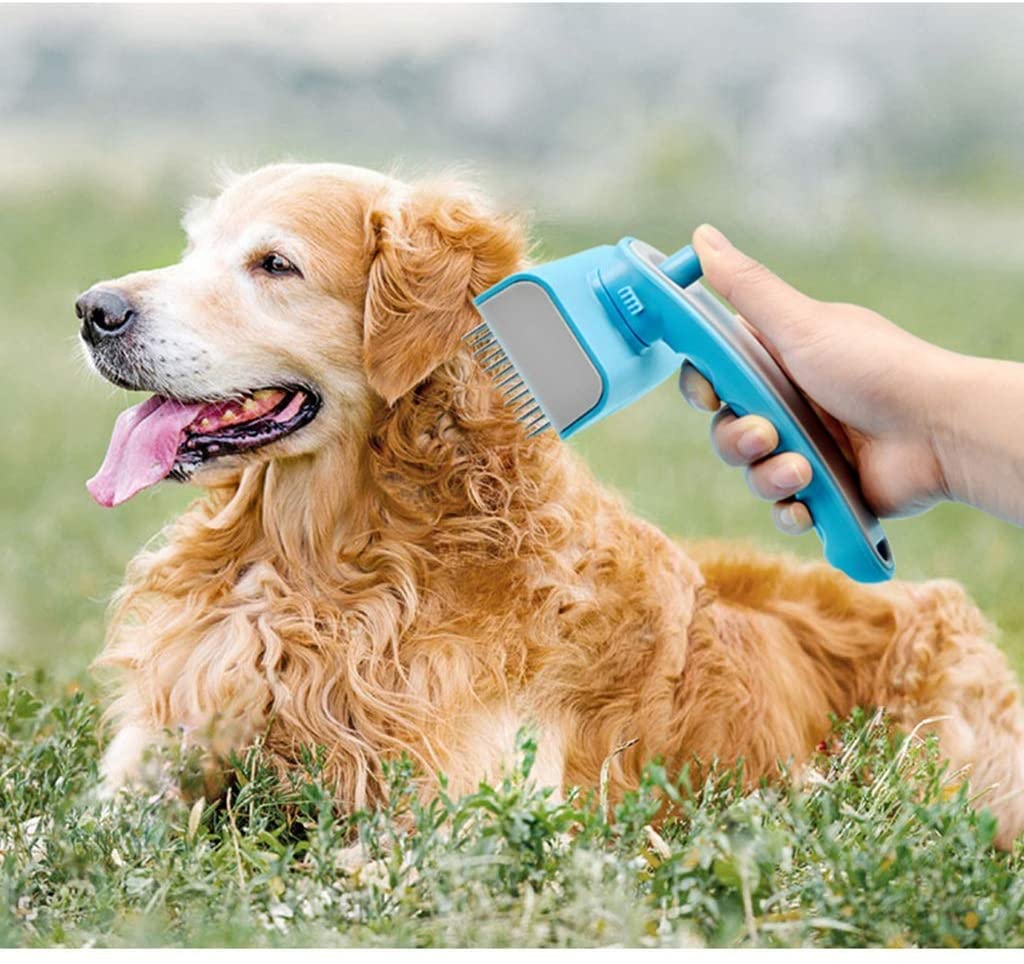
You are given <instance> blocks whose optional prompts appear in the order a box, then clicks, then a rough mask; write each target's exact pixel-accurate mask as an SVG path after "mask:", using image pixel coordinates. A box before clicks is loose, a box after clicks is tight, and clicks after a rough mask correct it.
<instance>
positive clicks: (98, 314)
mask: <svg viewBox="0 0 1024 964" xmlns="http://www.w3.org/2000/svg"><path fill="white" fill-rule="evenodd" d="M75 314H76V315H78V317H79V318H81V319H82V337H83V338H84V339H85V340H86V341H87V342H89V344H90V345H95V344H97V343H98V342H99V341H100V340H101V339H103V338H111V337H113V336H115V335H121V334H123V333H124V332H125V331H127V330H128V329H129V328H130V327H131V325H132V322H134V321H135V318H136V314H137V313H136V311H135V308H134V307H133V306H132V303H131V302H130V301H129V300H128V299H127V298H126V297H125V296H124V295H123V294H121V292H120V291H118V290H117V289H116V288H100V287H97V288H90V289H89V290H88V291H87V292H86V293H85V294H84V295H82V296H81V297H80V298H79V299H78V301H76V302H75Z"/></svg>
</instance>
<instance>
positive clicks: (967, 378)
mask: <svg viewBox="0 0 1024 964" xmlns="http://www.w3.org/2000/svg"><path fill="white" fill-rule="evenodd" d="M944 355H945V358H944V360H943V364H942V365H941V366H939V368H938V370H937V376H938V379H939V380H940V384H939V386H938V394H937V395H936V396H935V397H934V400H933V401H932V403H931V404H930V406H929V411H930V413H931V421H930V437H931V440H932V442H931V444H932V450H933V452H934V454H935V458H936V463H937V465H938V470H939V476H940V480H941V491H942V494H943V495H944V497H945V498H947V499H950V500H953V501H956V502H964V503H967V504H968V505H973V506H975V507H976V508H979V509H983V510H985V511H987V512H991V513H993V514H995V515H998V516H1001V517H1002V518H1005V519H1009V520H1011V521H1014V522H1017V523H1021V522H1024V496H1022V493H1024V477H1022V476H1024V446H1022V443H1021V441H1020V440H1021V439H1022V438H1024V434H1022V433H1021V432H1020V430H1019V422H1020V419H1021V418H1022V417H1024V365H1021V364H1018V363H1015V362H1007V361H999V360H996V359H991V358H977V357H973V356H969V355H958V354H956V353H954V352H944Z"/></svg>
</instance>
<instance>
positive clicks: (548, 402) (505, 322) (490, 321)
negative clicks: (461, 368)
mask: <svg viewBox="0 0 1024 964" xmlns="http://www.w3.org/2000/svg"><path fill="white" fill-rule="evenodd" d="M480 312H481V314H482V315H483V316H484V318H485V319H486V322H485V323H484V324H482V325H480V326H479V327H478V328H476V329H474V330H473V331H472V332H471V333H470V335H469V339H468V340H469V343H470V347H471V348H472V350H473V352H474V353H475V354H476V356H477V358H478V359H479V360H480V363H481V364H482V365H483V366H484V370H485V371H487V372H488V373H489V374H491V376H492V377H493V378H494V380H495V382H496V384H497V386H498V388H499V390H500V391H501V393H502V395H503V396H504V397H505V400H506V403H507V404H508V405H510V406H511V407H512V408H513V410H514V411H515V412H516V413H517V414H518V416H519V418H520V421H522V422H523V423H524V425H526V428H527V430H528V431H529V432H531V433H536V432H543V431H544V430H545V429H547V428H549V427H550V428H553V429H554V430H555V431H556V432H558V433H562V432H564V431H565V430H566V429H567V428H568V427H569V426H570V425H572V424H573V423H574V422H577V421H578V420H579V419H580V418H582V417H583V416H584V415H586V413H587V412H589V411H590V410H591V409H593V408H594V406H596V405H597V404H598V403H599V402H600V401H601V396H602V395H603V394H604V381H603V379H602V377H601V373H600V371H599V370H598V369H597V368H596V367H595V366H594V363H593V362H592V361H591V360H590V357H589V356H588V355H587V353H586V351H585V350H584V348H583V347H582V345H581V344H580V342H579V340H578V339H577V337H576V334H575V333H574V332H573V330H572V328H571V327H570V325H569V322H568V321H567V319H566V318H565V316H564V315H563V314H562V312H561V310H560V309H559V307H558V304H557V302H556V301H555V300H554V298H553V297H552V296H551V295H550V294H549V293H548V291H547V290H546V289H545V288H544V287H543V286H542V285H540V284H538V283H537V282H536V281H534V280H531V279H529V278H519V279H514V280H512V281H511V282H510V283H509V284H507V285H505V286H504V287H503V288H502V289H501V290H500V291H497V292H495V293H494V294H493V295H492V296H491V297H490V298H488V299H487V300H486V301H485V302H484V304H483V305H481V306H480Z"/></svg>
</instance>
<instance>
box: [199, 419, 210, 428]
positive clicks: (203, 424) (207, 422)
mask: <svg viewBox="0 0 1024 964" xmlns="http://www.w3.org/2000/svg"><path fill="white" fill-rule="evenodd" d="M212 424H213V423H212V422H211V421H210V420H209V419H208V418H204V419H203V420H202V421H201V422H200V423H199V427H200V428H209V427H210V426H211V425H212Z"/></svg>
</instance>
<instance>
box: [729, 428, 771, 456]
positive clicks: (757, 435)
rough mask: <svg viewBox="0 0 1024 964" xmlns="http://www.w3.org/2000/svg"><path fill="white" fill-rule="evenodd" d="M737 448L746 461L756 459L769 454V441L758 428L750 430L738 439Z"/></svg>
mask: <svg viewBox="0 0 1024 964" xmlns="http://www.w3.org/2000/svg"><path fill="white" fill-rule="evenodd" d="M736 448H737V450H738V451H739V453H740V455H742V456H743V457H744V458H745V459H756V458H757V457H758V456H759V455H767V454H768V440H767V439H766V438H765V437H764V435H763V434H762V433H761V432H759V431H758V430H757V429H756V428H752V429H748V430H747V431H746V432H744V433H743V434H742V435H741V436H740V437H739V438H738V439H736Z"/></svg>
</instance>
